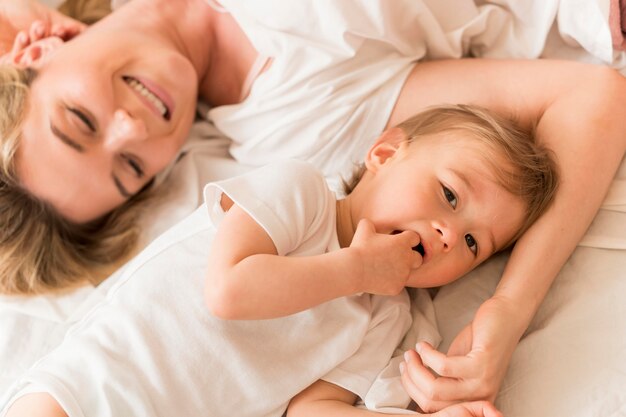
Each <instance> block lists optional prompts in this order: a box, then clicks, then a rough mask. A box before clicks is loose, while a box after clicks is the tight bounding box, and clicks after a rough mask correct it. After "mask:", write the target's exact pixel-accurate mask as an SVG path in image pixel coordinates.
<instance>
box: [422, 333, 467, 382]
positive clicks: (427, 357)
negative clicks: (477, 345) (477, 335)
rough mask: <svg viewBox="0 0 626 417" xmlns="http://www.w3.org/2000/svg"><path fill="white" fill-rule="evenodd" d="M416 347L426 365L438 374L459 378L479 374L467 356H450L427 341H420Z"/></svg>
mask: <svg viewBox="0 0 626 417" xmlns="http://www.w3.org/2000/svg"><path fill="white" fill-rule="evenodd" d="M415 349H416V351H417V354H418V355H419V357H420V359H421V360H422V362H423V363H424V365H425V366H427V367H429V368H430V369H432V370H433V371H435V372H436V373H437V375H440V376H445V377H450V378H457V379H460V378H475V377H476V376H477V375H476V370H475V369H474V367H473V366H472V363H471V362H470V361H468V360H467V358H466V357H465V356H448V355H446V354H445V353H442V352H439V351H438V350H437V349H435V348H433V347H432V346H431V345H430V344H428V343H426V342H420V343H418V344H417V345H416V346H415Z"/></svg>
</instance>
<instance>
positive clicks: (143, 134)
mask: <svg viewBox="0 0 626 417" xmlns="http://www.w3.org/2000/svg"><path fill="white" fill-rule="evenodd" d="M147 138H148V129H147V128H146V125H145V123H144V122H143V120H142V119H140V118H136V117H133V115H132V114H130V113H128V112H127V111H126V110H123V109H118V110H116V111H115V113H114V114H113V123H112V124H111V129H110V131H109V134H108V135H107V145H108V146H109V147H111V148H113V149H115V150H119V149H120V148H123V147H124V146H125V145H128V144H131V143H134V142H137V141H143V140H145V139H147Z"/></svg>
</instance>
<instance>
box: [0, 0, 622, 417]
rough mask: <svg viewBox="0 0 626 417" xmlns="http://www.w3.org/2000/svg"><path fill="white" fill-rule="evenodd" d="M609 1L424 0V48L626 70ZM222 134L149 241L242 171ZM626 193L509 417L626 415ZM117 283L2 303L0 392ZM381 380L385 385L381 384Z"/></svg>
mask: <svg viewBox="0 0 626 417" xmlns="http://www.w3.org/2000/svg"><path fill="white" fill-rule="evenodd" d="M608 1H609V0H597V1H595V0H590V1H587V2H579V1H573V0H571V1H567V0H560V1H558V0H545V1H543V2H533V3H536V4H537V5H535V6H533V3H530V2H518V1H515V0H500V1H490V2H484V1H477V2H476V3H474V2H473V1H462V0H424V1H423V4H424V15H423V16H421V17H420V19H419V24H421V25H423V26H424V27H425V29H426V31H427V32H428V33H429V34H431V37H430V38H429V39H425V40H424V42H425V43H426V44H427V46H428V51H429V52H428V56H427V57H428V58H435V57H457V56H461V55H464V54H470V53H471V54H474V55H482V56H489V57H511V56H516V57H529V58H532V57H537V56H543V57H550V58H568V59H576V60H581V61H589V62H596V63H608V64H611V65H613V66H614V67H616V68H619V69H620V70H622V71H623V68H624V67H625V59H624V55H623V54H617V53H614V52H613V51H612V50H611V48H610V44H611V40H610V33H609V30H608V25H607V24H606V22H607V16H608ZM217 136H219V134H218V133H217V132H215V131H213V130H212V129H211V128H210V126H209V125H208V124H206V123H199V124H197V125H196V126H195V128H194V132H193V133H192V138H193V140H192V141H191V142H190V145H189V146H190V152H188V153H187V155H186V156H185V157H184V158H182V159H181V160H180V162H179V163H178V164H177V165H176V167H175V168H174V170H173V172H172V173H171V174H172V176H171V179H172V183H173V186H171V188H170V189H171V194H168V196H167V198H166V199H164V201H162V202H161V203H160V205H159V207H157V208H155V210H154V211H153V212H152V213H153V215H152V216H150V217H148V218H146V219H144V220H145V224H146V230H147V232H146V235H145V240H146V241H148V240H149V239H150V238H152V237H154V236H156V235H158V234H159V233H160V232H161V231H163V230H165V228H167V227H168V226H169V225H171V224H173V223H174V222H175V221H177V220H179V219H181V218H182V217H184V215H186V214H187V213H189V212H190V211H191V210H192V209H193V208H194V207H196V206H197V204H198V203H199V201H200V198H201V194H200V190H201V189H202V185H203V184H204V183H206V182H208V181H213V180H217V179H220V178H224V177H227V176H230V175H233V174H236V173H239V172H242V171H243V170H245V169H246V167H242V166H240V165H238V164H236V163H235V162H234V161H233V160H232V159H230V158H229V157H228V155H227V141H226V139H224V138H221V139H216V137H217ZM207 138H213V139H216V140H213V141H207V140H206V139H207ZM625 196H626V168H625V167H624V164H623V166H622V169H621V171H620V174H619V176H618V177H617V178H616V180H615V181H614V183H613V186H612V189H611V194H610V195H609V197H608V200H607V201H606V203H605V206H604V208H603V209H602V211H601V212H600V213H599V214H598V216H597V218H596V220H595V221H594V224H593V226H592V227H591V229H590V230H589V232H588V233H587V235H586V236H585V239H584V240H583V242H582V243H581V246H580V247H579V248H578V249H577V250H576V252H575V253H574V254H573V255H572V257H571V259H570V260H569V261H568V263H567V265H566V266H565V268H564V269H563V271H562V272H561V274H560V275H559V278H558V279H557V281H556V282H555V284H554V286H553V288H552V290H551V291H550V293H549V294H548V297H547V299H546V301H545V302H544V304H543V306H542V308H541V310H540V311H539V313H538V315H537V317H536V318H535V320H534V321H533V323H532V325H531V327H530V328H529V330H528V332H527V334H526V336H525V337H524V339H523V340H522V341H521V343H520V346H519V348H518V349H517V351H516V352H515V355H514V357H513V360H512V363H511V367H510V370H509V372H508V374H507V377H506V379H505V381H504V385H503V387H502V390H501V393H500V395H499V397H498V402H497V404H498V406H500V407H501V408H502V409H503V411H505V415H507V416H529V417H530V416H532V417H535V416H542V415H545V416H554V415H568V416H595V415H598V416H600V415H602V416H613V415H615V416H617V415H626V399H625V398H624V397H626V394H624V393H623V392H622V391H624V390H623V387H624V386H626V361H624V360H623V358H622V357H620V355H621V356H623V354H624V353H625V352H626V331H625V330H626V307H624V303H623V302H622V300H621V297H620V296H621V295H622V294H626V288H625V287H626V273H625V272H624V270H625V269H626V242H625V241H626V213H625V211H626V201H625ZM555 244H556V243H555ZM505 261H506V255H502V256H499V257H497V258H495V259H493V260H492V261H490V262H488V263H487V264H485V265H484V266H482V267H481V268H479V269H477V270H475V271H474V272H473V273H472V274H470V275H469V276H468V277H466V278H464V279H463V280H461V281H458V282H456V283H454V284H451V285H449V286H447V287H444V288H442V290H441V291H440V292H439V294H438V295H437V297H436V298H435V300H434V304H433V305H432V306H430V307H429V306H428V302H426V304H422V307H420V308H419V309H416V312H415V317H416V318H419V320H417V321H416V323H420V326H414V327H413V329H412V333H410V334H409V336H407V339H406V343H407V344H406V345H405V346H410V345H411V344H412V342H413V340H419V339H422V338H431V339H430V340H431V341H432V342H434V343H436V342H437V341H438V340H437V336H436V330H437V329H436V327H434V320H435V319H434V316H435V315H436V317H437V324H438V326H439V330H440V332H441V335H442V337H443V342H442V344H441V348H442V349H445V347H446V346H447V345H448V344H449V343H450V341H451V338H452V337H453V336H454V335H455V334H456V332H457V331H458V329H459V328H460V327H462V326H463V325H464V324H465V323H466V322H467V321H468V320H470V319H471V317H472V314H473V312H474V309H475V308H476V307H477V306H478V305H479V304H480V302H481V301H482V300H484V299H485V298H486V297H488V296H489V294H491V293H492V292H493V288H494V287H495V285H496V283H497V280H498V278H499V277H500V274H501V271H502V268H503V265H504V262H505ZM114 281H115V275H114V276H112V277H111V278H110V279H109V280H107V281H106V282H105V283H103V284H102V285H100V286H99V287H97V288H93V287H89V288H83V289H80V290H78V291H76V292H74V293H71V294H68V295H66V296H63V297H38V298H33V299H16V298H8V297H0V393H1V392H3V391H4V390H5V389H6V387H7V386H8V385H9V384H10V383H11V382H12V381H13V380H14V378H15V377H16V376H17V375H18V374H19V373H20V372H21V371H23V370H24V369H26V368H27V367H28V366H30V365H31V364H32V363H33V362H34V361H36V360H37V359H38V358H39V357H41V356H42V355H43V354H45V353H46V352H47V351H49V350H50V349H51V348H53V347H54V346H56V345H57V344H58V343H59V342H60V340H61V339H62V337H63V335H64V333H65V331H66V330H67V328H68V327H69V326H70V325H71V324H72V323H73V322H74V321H76V320H77V319H79V318H80V317H82V315H83V314H84V313H85V312H86V311H88V310H89V309H90V308H91V307H92V306H93V305H94V304H95V303H97V302H98V300H100V299H101V298H102V296H103V294H104V292H106V290H107V288H108V287H109V286H110V285H111V284H112V283H113V282H114ZM424 319H425V320H426V321H424ZM424 323H431V324H430V325H431V327H432V328H429V329H428V331H427V332H426V333H427V334H425V335H417V334H416V333H415V332H418V331H420V329H421V330H422V331H423V330H424V329H425V328H428V326H429V325H424ZM395 361H396V362H397V359H396V360H395ZM393 366H396V363H395V362H393V361H392V363H391V364H390V368H389V369H393ZM383 376H384V375H383ZM384 384H385V382H384V378H381V381H380V386H381V387H384ZM620 388H621V389H620ZM381 392H384V389H383V390H382V391H381ZM383 400H384V399H381V401H383ZM380 404H384V401H383V402H380Z"/></svg>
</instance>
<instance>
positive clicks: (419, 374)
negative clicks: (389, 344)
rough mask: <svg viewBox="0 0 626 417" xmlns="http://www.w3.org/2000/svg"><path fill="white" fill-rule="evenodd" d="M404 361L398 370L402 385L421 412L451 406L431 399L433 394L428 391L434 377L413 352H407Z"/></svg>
mask: <svg viewBox="0 0 626 417" xmlns="http://www.w3.org/2000/svg"><path fill="white" fill-rule="evenodd" d="M404 360H405V362H403V363H402V365H401V368H400V371H401V380H402V385H403V386H404V389H405V390H406V392H407V394H409V396H410V397H411V398H412V399H413V401H415V402H416V403H417V405H418V406H419V407H420V409H422V411H425V412H428V413H432V412H435V411H439V410H441V409H443V408H445V407H447V406H449V405H451V404H453V402H450V401H440V400H438V399H435V398H433V392H432V391H428V389H430V388H429V387H432V386H433V383H434V382H435V380H436V377H435V375H433V374H432V373H431V372H430V371H429V370H428V369H427V368H426V367H425V366H424V365H423V364H422V361H421V360H420V358H419V356H418V355H417V353H415V351H407V352H406V353H405V354H404ZM425 381H428V382H425Z"/></svg>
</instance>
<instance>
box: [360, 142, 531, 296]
mask: <svg viewBox="0 0 626 417" xmlns="http://www.w3.org/2000/svg"><path fill="white" fill-rule="evenodd" d="M460 135H462V133H446V134H445V136H443V137H442V136H439V137H434V136H433V137H427V138H422V139H419V140H417V141H415V142H414V143H411V144H410V145H403V146H402V147H401V148H400V149H399V150H398V151H397V152H396V153H395V155H394V156H393V157H391V158H389V159H388V160H387V161H385V163H384V164H382V165H381V166H380V169H379V170H378V171H377V172H376V173H375V174H374V175H372V176H371V177H370V180H371V181H370V182H369V184H368V189H367V197H366V204H364V205H363V207H361V211H360V213H361V215H360V217H364V218H368V219H370V220H371V221H372V222H373V223H374V224H375V226H376V231H377V232H378V233H394V232H395V231H403V230H411V231H414V232H416V233H417V234H419V236H420V239H421V247H420V248H419V250H420V252H421V253H422V255H423V263H422V266H421V267H420V268H418V269H417V270H415V271H414V272H413V274H412V275H411V277H410V279H409V281H408V283H407V285H408V286H413V287H421V288H424V287H434V286H439V285H443V284H446V283H448V282H451V281H453V280H455V279H457V278H459V277H460V276H462V275H463V274H465V273H467V272H469V271H470V270H471V269H472V268H474V267H476V266H477V265H478V264H480V263H481V262H483V261H484V260H485V259H487V258H488V257H490V256H491V255H492V254H494V253H495V252H496V251H498V250H500V249H501V248H502V247H503V246H504V245H505V244H506V243H507V242H508V241H509V240H510V239H512V238H513V236H514V235H515V233H516V232H517V231H518V230H519V228H520V227H521V224H522V220H523V218H524V215H525V209H526V207H525V204H524V202H523V201H522V200H521V198H519V197H517V196H514V195H513V194H511V193H510V192H508V191H507V190H506V189H505V188H504V187H502V186H501V185H500V184H499V183H498V182H497V181H496V179H495V175H494V173H493V168H492V167H493V162H494V161H491V162H488V158H490V157H491V155H492V153H491V152H489V150H488V149H487V147H486V146H485V145H484V144H481V143H478V142H477V141H475V140H471V139H468V138H464V137H462V136H460ZM495 162H496V163H497V161H495ZM358 220H359V219H356V220H355V221H357V222H358Z"/></svg>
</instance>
